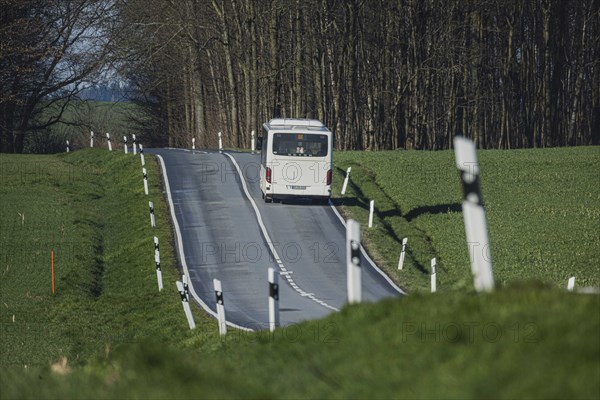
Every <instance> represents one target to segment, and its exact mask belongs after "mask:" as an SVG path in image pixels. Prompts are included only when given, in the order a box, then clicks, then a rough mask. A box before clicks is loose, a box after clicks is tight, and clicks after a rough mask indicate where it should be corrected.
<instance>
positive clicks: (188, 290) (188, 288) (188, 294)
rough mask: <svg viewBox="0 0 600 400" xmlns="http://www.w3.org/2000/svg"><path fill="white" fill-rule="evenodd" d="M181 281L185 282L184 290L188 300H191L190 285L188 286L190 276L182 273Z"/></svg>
mask: <svg viewBox="0 0 600 400" xmlns="http://www.w3.org/2000/svg"><path fill="white" fill-rule="evenodd" d="M181 283H183V291H184V292H185V295H186V296H187V299H188V301H190V287H189V286H188V277H187V275H185V274H183V275H181Z"/></svg>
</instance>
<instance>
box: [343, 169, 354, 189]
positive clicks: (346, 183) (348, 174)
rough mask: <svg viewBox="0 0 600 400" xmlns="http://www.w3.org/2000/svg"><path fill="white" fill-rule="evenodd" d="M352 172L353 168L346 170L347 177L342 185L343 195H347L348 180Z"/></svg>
mask: <svg viewBox="0 0 600 400" xmlns="http://www.w3.org/2000/svg"><path fill="white" fill-rule="evenodd" d="M350 171H352V167H348V169H347V170H346V177H345V178H344V184H343V185H342V194H346V188H347V187H348V179H349V178H350Z"/></svg>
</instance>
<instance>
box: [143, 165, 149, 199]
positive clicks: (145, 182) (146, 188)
mask: <svg viewBox="0 0 600 400" xmlns="http://www.w3.org/2000/svg"><path fill="white" fill-rule="evenodd" d="M142 174H143V175H144V193H146V194H148V174H147V173H146V168H142Z"/></svg>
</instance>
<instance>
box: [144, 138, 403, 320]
mask: <svg viewBox="0 0 600 400" xmlns="http://www.w3.org/2000/svg"><path fill="white" fill-rule="evenodd" d="M145 151H146V152H147V153H150V154H156V155H158V156H160V157H159V160H160V161H162V162H163V163H164V165H163V175H165V173H166V179H165V181H167V182H168V187H169V189H170V198H171V200H172V204H173V205H172V206H173V209H174V213H175V217H176V220H177V221H176V222H177V223H176V225H177V228H178V229H179V232H180V233H177V236H178V237H179V239H178V241H177V242H178V243H177V247H178V254H179V255H180V256H181V255H182V254H183V255H184V258H183V260H180V261H181V263H182V264H183V265H184V270H185V269H186V270H187V271H188V274H189V277H190V280H191V285H192V288H191V291H192V294H193V295H194V298H195V299H196V301H197V302H198V303H200V305H201V306H202V307H204V308H205V309H206V310H207V311H208V312H211V313H214V312H215V310H216V306H215V302H216V301H215V294H214V289H213V278H218V279H220V280H221V282H222V284H223V294H224V302H225V309H226V316H227V321H228V323H229V324H230V325H234V326H238V327H245V328H250V329H266V328H267V327H268V282H267V270H268V268H269V267H272V268H275V269H276V270H279V271H280V273H281V274H282V275H281V277H280V300H279V305H280V319H281V325H290V324H294V323H297V322H299V321H302V320H307V319H316V318H320V317H323V316H325V315H327V314H329V313H331V312H334V311H336V310H338V309H340V308H341V307H342V306H343V305H344V303H345V302H346V295H347V294H346V250H345V249H346V247H345V246H346V244H345V227H344V225H343V223H342V221H341V220H340V218H339V217H338V215H336V213H335V211H334V209H333V208H332V207H331V206H329V205H313V204H311V202H310V201H303V200H298V201H292V202H290V201H288V202H284V203H271V204H266V203H264V201H263V200H262V198H261V192H260V187H259V181H258V179H259V178H258V176H259V175H258V172H259V168H260V164H259V163H260V158H259V155H257V154H250V153H234V152H227V153H226V152H223V153H222V154H221V153H219V152H210V151H195V152H192V151H190V150H184V149H148V150H145ZM240 174H241V176H243V180H242V179H241V178H240ZM363 254H364V253H363ZM361 264H362V267H363V268H362V271H363V273H362V287H363V301H377V300H379V299H382V298H385V297H391V296H398V295H400V294H401V291H400V290H399V289H398V288H397V287H396V286H395V285H394V284H393V283H391V281H390V280H389V279H388V278H387V277H385V276H384V275H383V274H382V273H381V272H380V271H378V270H376V267H375V266H374V265H372V264H371V262H370V260H368V259H365V257H364V255H363V260H362V262H361Z"/></svg>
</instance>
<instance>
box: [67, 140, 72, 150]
mask: <svg viewBox="0 0 600 400" xmlns="http://www.w3.org/2000/svg"><path fill="white" fill-rule="evenodd" d="M69 151H71V149H70V148H69V141H68V140H67V153H68V152H69Z"/></svg>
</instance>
